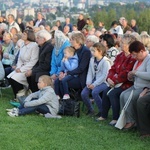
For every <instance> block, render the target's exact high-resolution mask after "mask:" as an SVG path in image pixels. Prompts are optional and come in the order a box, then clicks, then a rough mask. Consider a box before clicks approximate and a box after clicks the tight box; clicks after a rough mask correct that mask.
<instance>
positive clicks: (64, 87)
mask: <svg viewBox="0 0 150 150" xmlns="http://www.w3.org/2000/svg"><path fill="white" fill-rule="evenodd" d="M75 78H78V77H74V76H71V75H67V76H65V77H64V78H63V79H62V80H59V79H56V80H55V82H54V89H55V93H56V95H59V96H61V97H62V96H63V95H64V94H69V87H70V86H69V82H71V81H72V80H73V79H75ZM76 82H77V84H79V82H78V81H76ZM74 84H75V83H74Z"/></svg>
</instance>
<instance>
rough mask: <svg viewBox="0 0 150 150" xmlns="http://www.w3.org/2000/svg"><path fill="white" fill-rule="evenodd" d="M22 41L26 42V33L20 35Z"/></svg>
mask: <svg viewBox="0 0 150 150" xmlns="http://www.w3.org/2000/svg"><path fill="white" fill-rule="evenodd" d="M22 40H24V41H27V33H25V32H23V33H22Z"/></svg>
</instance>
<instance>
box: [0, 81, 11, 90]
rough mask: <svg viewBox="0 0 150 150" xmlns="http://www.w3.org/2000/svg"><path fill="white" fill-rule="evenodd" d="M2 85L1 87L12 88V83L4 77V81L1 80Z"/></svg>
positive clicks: (0, 84)
mask: <svg viewBox="0 0 150 150" xmlns="http://www.w3.org/2000/svg"><path fill="white" fill-rule="evenodd" d="M0 87H1V89H8V88H11V85H10V84H9V82H8V80H7V79H3V80H2V81H0Z"/></svg>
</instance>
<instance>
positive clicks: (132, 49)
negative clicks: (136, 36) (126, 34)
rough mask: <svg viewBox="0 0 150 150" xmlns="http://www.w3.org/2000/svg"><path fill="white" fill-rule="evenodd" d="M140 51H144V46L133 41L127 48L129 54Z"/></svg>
mask: <svg viewBox="0 0 150 150" xmlns="http://www.w3.org/2000/svg"><path fill="white" fill-rule="evenodd" d="M141 50H144V51H146V49H145V46H144V44H143V43H142V42H140V41H134V42H132V43H131V44H130V46H129V52H130V53H132V52H135V53H138V52H140V51H141Z"/></svg>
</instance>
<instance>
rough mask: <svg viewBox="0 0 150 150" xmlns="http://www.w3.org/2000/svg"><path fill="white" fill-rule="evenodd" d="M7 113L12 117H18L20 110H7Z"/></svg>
mask: <svg viewBox="0 0 150 150" xmlns="http://www.w3.org/2000/svg"><path fill="white" fill-rule="evenodd" d="M7 114H8V115H9V116H10V117H18V111H14V112H7Z"/></svg>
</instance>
